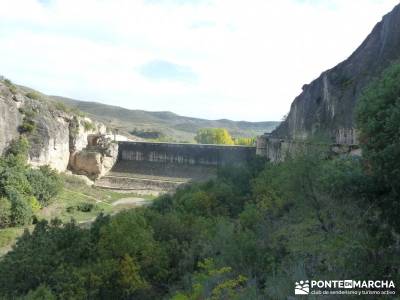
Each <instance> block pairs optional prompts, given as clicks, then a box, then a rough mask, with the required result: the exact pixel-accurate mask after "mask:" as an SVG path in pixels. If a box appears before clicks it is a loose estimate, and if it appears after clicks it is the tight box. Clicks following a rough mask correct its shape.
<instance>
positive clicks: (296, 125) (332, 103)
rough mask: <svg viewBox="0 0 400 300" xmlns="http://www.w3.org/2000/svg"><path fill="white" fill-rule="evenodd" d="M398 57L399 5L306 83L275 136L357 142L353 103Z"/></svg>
mask: <svg viewBox="0 0 400 300" xmlns="http://www.w3.org/2000/svg"><path fill="white" fill-rule="evenodd" d="M399 58H400V5H398V6H396V7H395V8H394V9H393V11H392V12H390V13H389V14H387V15H386V16H384V17H383V19H382V21H381V22H379V23H378V24H377V25H376V26H375V27H374V29H373V31H372V32H371V34H370V35H369V36H368V37H367V39H366V40H365V41H364V42H363V43H362V45H361V46H360V47H359V48H358V49H357V50H356V51H355V52H354V53H353V54H352V55H351V56H350V57H349V58H348V59H347V60H345V61H344V62H342V63H340V64H339V65H337V66H336V67H334V68H333V69H330V70H328V71H326V72H324V73H322V74H321V76H320V77H319V78H318V79H316V80H314V81H313V82H311V83H310V84H308V85H304V86H303V92H302V93H301V94H300V95H299V96H298V97H297V98H296V99H295V100H294V101H293V103H292V105H291V108H290V112H289V114H288V116H287V118H286V120H285V121H284V122H282V123H281V125H280V126H279V127H278V128H277V129H276V130H275V131H273V133H272V136H273V137H275V138H282V139H305V138H309V137H316V136H318V137H323V138H324V139H329V140H330V141H331V142H334V143H337V144H350V145H351V144H357V143H358V141H357V134H356V130H355V115H354V114H355V106H356V102H357V100H358V98H359V97H360V95H361V93H362V91H363V89H364V88H365V87H366V86H367V85H368V84H369V83H370V82H371V80H373V79H374V78H375V77H377V76H379V75H380V74H381V72H382V71H383V70H384V69H385V68H386V67H388V66H389V65H390V64H391V63H393V62H394V61H396V60H398V59H399Z"/></svg>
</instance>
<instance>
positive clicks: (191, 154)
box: [96, 141, 256, 194]
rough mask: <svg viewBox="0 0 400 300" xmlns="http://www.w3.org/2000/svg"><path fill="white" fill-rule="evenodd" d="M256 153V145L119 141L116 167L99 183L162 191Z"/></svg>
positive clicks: (203, 177)
mask: <svg viewBox="0 0 400 300" xmlns="http://www.w3.org/2000/svg"><path fill="white" fill-rule="evenodd" d="M255 156H256V147H252V146H230V145H204V144H184V143H162V142H133V141H123V142H118V158H117V161H116V163H115V165H114V166H113V168H112V169H111V170H110V171H109V172H108V173H107V174H106V175H105V176H103V177H101V178H100V179H98V180H96V186H98V187H102V188H108V189H118V190H130V191H136V192H138V193H143V194H146V193H162V192H168V191H173V190H175V189H176V188H177V187H178V186H180V185H182V184H185V183H188V182H202V181H207V180H208V179H211V178H213V177H215V175H216V172H217V170H218V168H220V167H222V166H225V165H241V164H244V163H246V162H248V161H250V160H251V159H253V158H254V157H255Z"/></svg>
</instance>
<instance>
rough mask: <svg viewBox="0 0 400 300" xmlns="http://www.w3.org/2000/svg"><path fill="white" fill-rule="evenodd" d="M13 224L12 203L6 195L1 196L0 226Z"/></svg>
mask: <svg viewBox="0 0 400 300" xmlns="http://www.w3.org/2000/svg"><path fill="white" fill-rule="evenodd" d="M10 224H11V203H10V201H8V199H7V198H5V197H0V228H5V227H8V226H10Z"/></svg>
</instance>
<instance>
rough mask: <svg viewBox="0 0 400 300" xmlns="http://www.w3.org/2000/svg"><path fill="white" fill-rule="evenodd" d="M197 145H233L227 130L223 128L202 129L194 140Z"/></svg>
mask: <svg viewBox="0 0 400 300" xmlns="http://www.w3.org/2000/svg"><path fill="white" fill-rule="evenodd" d="M194 139H195V140H196V142H197V143H199V144H219V145H234V144H235V143H234V141H233V139H232V137H231V135H230V134H229V132H228V130H226V129H224V128H203V129H200V130H199V131H198V132H197V134H196V136H195V138H194Z"/></svg>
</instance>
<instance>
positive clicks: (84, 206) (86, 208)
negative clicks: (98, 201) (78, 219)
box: [76, 202, 94, 212]
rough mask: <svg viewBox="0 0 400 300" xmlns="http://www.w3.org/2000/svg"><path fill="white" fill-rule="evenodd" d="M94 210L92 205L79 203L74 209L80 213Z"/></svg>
mask: <svg viewBox="0 0 400 300" xmlns="http://www.w3.org/2000/svg"><path fill="white" fill-rule="evenodd" d="M93 208H94V204H92V203H88V202H85V203H81V204H79V205H77V206H76V209H77V210H79V211H81V212H91V211H92V210H93Z"/></svg>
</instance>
